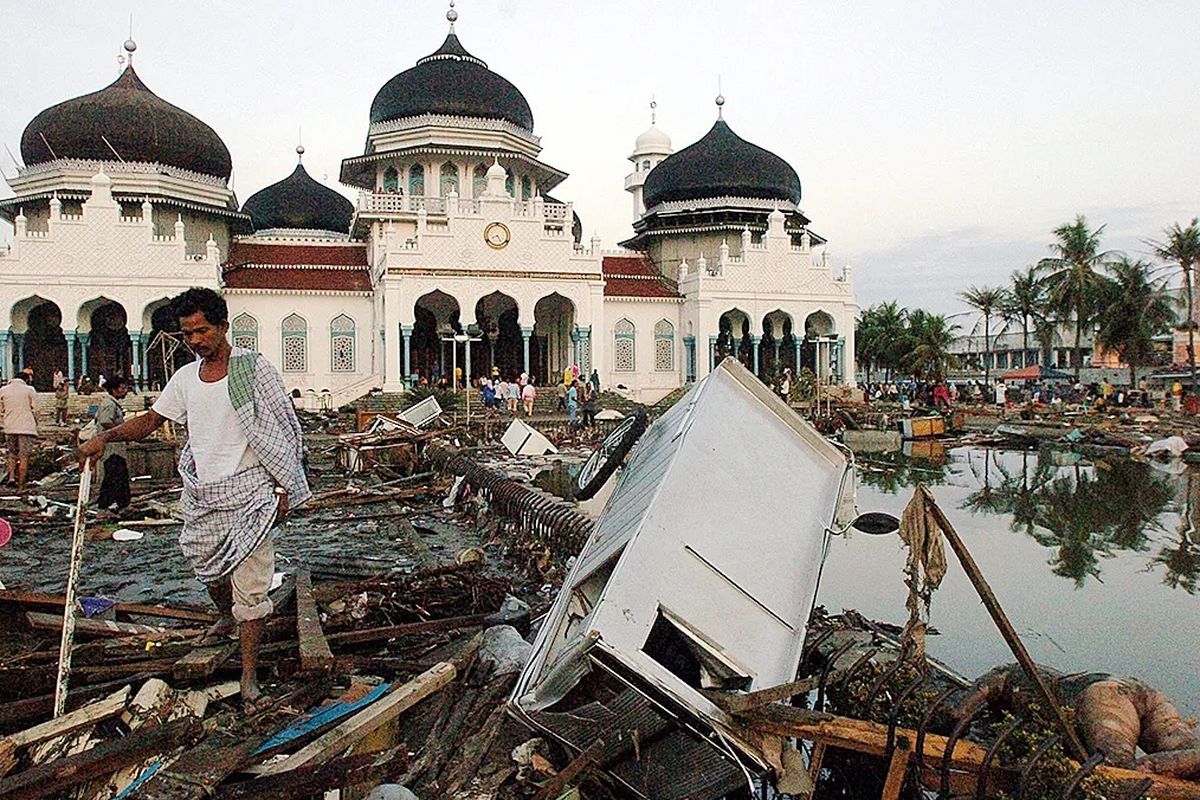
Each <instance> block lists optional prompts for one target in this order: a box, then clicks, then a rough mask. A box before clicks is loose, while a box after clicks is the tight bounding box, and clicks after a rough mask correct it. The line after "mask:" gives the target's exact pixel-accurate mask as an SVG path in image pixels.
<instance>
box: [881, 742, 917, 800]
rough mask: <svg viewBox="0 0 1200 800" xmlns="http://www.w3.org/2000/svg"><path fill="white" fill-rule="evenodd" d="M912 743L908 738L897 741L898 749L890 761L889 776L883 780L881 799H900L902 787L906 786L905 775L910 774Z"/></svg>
mask: <svg viewBox="0 0 1200 800" xmlns="http://www.w3.org/2000/svg"><path fill="white" fill-rule="evenodd" d="M909 754H910V745H909V743H908V740H907V739H900V740H897V742H896V750H895V751H894V752H893V753H892V760H891V762H889V763H888V771H887V777H886V778H885V779H884V781H883V793H882V794H881V795H880V800H899V797H900V789H901V788H902V787H903V786H904V776H905V775H907V774H908V758H909Z"/></svg>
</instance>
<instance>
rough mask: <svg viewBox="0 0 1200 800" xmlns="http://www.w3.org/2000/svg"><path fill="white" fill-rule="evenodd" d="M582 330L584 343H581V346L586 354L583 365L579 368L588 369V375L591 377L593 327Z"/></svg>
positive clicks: (584, 354) (589, 326)
mask: <svg viewBox="0 0 1200 800" xmlns="http://www.w3.org/2000/svg"><path fill="white" fill-rule="evenodd" d="M582 330H583V341H582V342H580V344H579V346H580V347H581V348H583V350H584V353H583V363H582V364H580V365H579V366H581V367H583V368H584V369H586V370H587V371H588V374H589V375H591V374H592V326H591V325H588V326H587V327H586V328H583V329H582Z"/></svg>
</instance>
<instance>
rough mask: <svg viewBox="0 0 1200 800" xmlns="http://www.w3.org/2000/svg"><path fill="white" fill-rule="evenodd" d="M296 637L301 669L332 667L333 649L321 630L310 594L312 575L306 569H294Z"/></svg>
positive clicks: (313, 670)
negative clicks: (298, 645)
mask: <svg viewBox="0 0 1200 800" xmlns="http://www.w3.org/2000/svg"><path fill="white" fill-rule="evenodd" d="M296 638H297V640H298V641H299V644H300V668H301V669H302V670H304V671H305V672H325V671H327V670H329V669H331V668H332V667H333V651H331V650H330V649H329V642H328V641H326V640H325V632H324V631H323V630H321V616H320V614H319V613H318V612H317V604H316V601H314V600H313V595H312V577H311V576H310V575H309V574H308V570H306V569H298V570H296Z"/></svg>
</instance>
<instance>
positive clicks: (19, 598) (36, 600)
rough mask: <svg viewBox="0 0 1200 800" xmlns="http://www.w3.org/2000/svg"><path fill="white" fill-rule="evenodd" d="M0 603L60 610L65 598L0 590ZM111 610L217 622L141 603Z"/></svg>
mask: <svg viewBox="0 0 1200 800" xmlns="http://www.w3.org/2000/svg"><path fill="white" fill-rule="evenodd" d="M0 603H15V604H17V605H23V606H26V605H28V606H41V607H48V608H62V607H63V606H64V605H65V603H66V597H64V596H63V595H61V594H45V593H42V592H19V591H16V590H15V589H0ZM113 608H114V609H115V610H116V612H117V613H118V614H138V615H140V616H143V617H159V618H163V619H179V620H184V621H186V622H208V623H213V622H216V621H217V615H216V614H214V613H211V612H208V611H200V610H199V609H192V608H172V607H169V606H155V605H145V604H143V603H117V604H116V605H115V606H113Z"/></svg>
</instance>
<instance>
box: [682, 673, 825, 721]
mask: <svg viewBox="0 0 1200 800" xmlns="http://www.w3.org/2000/svg"><path fill="white" fill-rule="evenodd" d="M831 676H832V678H833V679H834V680H836V678H837V674H836V672H834V673H831ZM826 682H827V683H831V682H832V681H830V680H829V679H828V678H827V679H826ZM817 684H818V680H817V679H816V678H804V679H803V680H798V681H792V682H791V683H784V684H780V685H779V686H771V687H768V688H766V689H759V690H758V691H754V692H750V693H749V694H733V693H731V692H727V691H719V690H710V691H706V692H704V695H705V696H706V697H708V698H709V699H710V700H712V701H713V702H714V703H716V704H717V705H719V706H720V707H721V708H723V709H725V710H726V711H729V712H731V713H740V712H742V711H748V710H749V709H752V708H758V707H759V706H765V705H766V704H768V703H777V702H781V701H784V700H791V699H792V698H793V697H796V696H797V695H802V694H808V693H809V692H811V691H812V690H813V689H815V688H817Z"/></svg>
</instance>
